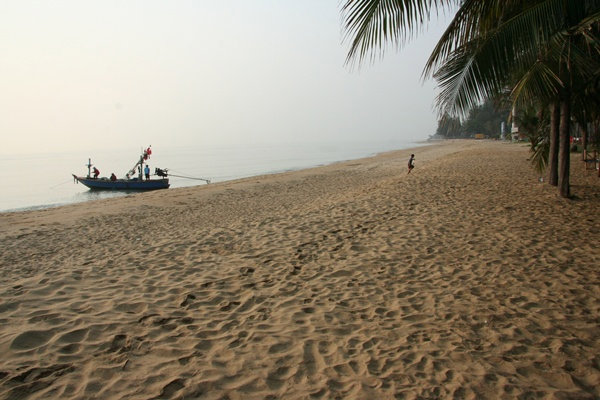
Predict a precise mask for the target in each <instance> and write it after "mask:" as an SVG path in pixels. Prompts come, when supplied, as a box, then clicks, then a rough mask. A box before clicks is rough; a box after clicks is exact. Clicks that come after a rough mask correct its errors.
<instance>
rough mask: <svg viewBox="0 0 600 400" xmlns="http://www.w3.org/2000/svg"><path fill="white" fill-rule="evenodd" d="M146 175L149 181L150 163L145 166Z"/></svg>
mask: <svg viewBox="0 0 600 400" xmlns="http://www.w3.org/2000/svg"><path fill="white" fill-rule="evenodd" d="M144 175H146V180H147V181H149V180H150V167H149V166H148V164H146V166H145V167H144Z"/></svg>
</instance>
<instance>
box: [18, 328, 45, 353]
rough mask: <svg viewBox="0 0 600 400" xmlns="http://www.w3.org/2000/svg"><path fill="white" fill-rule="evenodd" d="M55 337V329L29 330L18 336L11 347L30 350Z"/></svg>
mask: <svg viewBox="0 0 600 400" xmlns="http://www.w3.org/2000/svg"><path fill="white" fill-rule="evenodd" d="M53 337H54V331H52V330H48V331H27V332H23V333H21V334H20V335H19V336H17V337H16V338H15V339H14V340H13V341H12V343H11V344H10V348H11V349H13V350H30V349H35V348H37V347H40V346H42V345H44V344H46V343H48V342H49V341H50V339H52V338H53Z"/></svg>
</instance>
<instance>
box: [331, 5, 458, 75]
mask: <svg viewBox="0 0 600 400" xmlns="http://www.w3.org/2000/svg"><path fill="white" fill-rule="evenodd" d="M459 2H460V0H346V1H345V3H344V5H343V6H342V19H343V21H344V22H343V24H344V28H345V32H346V34H345V36H344V41H346V40H348V39H350V40H351V45H350V50H349V52H348V56H347V58H346V63H347V64H348V63H351V62H352V61H358V62H359V63H360V62H361V61H363V60H364V59H365V58H366V57H367V55H369V54H370V55H371V59H373V57H374V56H375V55H376V54H377V53H379V54H383V52H384V48H385V45H386V44H388V43H391V44H392V45H394V46H397V47H400V46H401V45H402V44H404V43H405V42H406V40H407V39H408V38H410V37H411V35H413V34H415V31H419V29H421V28H422V27H423V26H424V25H425V24H426V23H427V22H428V21H429V20H430V17H431V15H432V13H433V11H434V10H438V9H442V8H444V7H447V6H449V5H451V4H456V3H459Z"/></svg>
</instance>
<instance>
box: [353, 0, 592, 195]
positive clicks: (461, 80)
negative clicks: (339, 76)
mask: <svg viewBox="0 0 600 400" xmlns="http://www.w3.org/2000/svg"><path fill="white" fill-rule="evenodd" d="M450 7H458V10H457V12H456V14H455V16H454V18H453V20H452V21H451V23H450V25H449V26H448V28H447V29H446V31H445V32H444V34H443V35H442V38H441V39H440V40H439V42H438V44H437V46H436V47H435V49H434V50H433V53H432V54H431V56H430V58H429V60H428V62H427V64H426V65H425V69H424V73H423V76H424V77H429V76H432V77H434V78H435V79H436V80H437V81H438V83H439V85H440V94H439V96H438V98H437V105H438V108H439V110H440V113H442V114H445V113H448V114H451V115H452V114H458V115H465V113H466V112H468V110H469V109H471V108H473V107H474V106H476V105H478V104H480V103H482V102H483V101H484V100H485V99H488V98H491V97H493V96H494V95H497V94H499V93H501V92H502V91H503V90H505V89H506V88H507V87H508V88H510V89H511V96H512V99H513V102H514V103H515V104H519V103H520V102H521V103H522V102H528V101H529V102H530V101H531V100H532V99H538V100H541V101H548V102H551V101H554V102H557V104H559V107H560V113H561V114H560V122H559V125H558V127H559V136H560V140H559V146H558V148H559V151H558V155H559V163H558V164H559V165H560V168H559V170H558V184H559V188H560V194H561V195H562V196H564V197H568V196H569V194H570V193H569V126H570V119H571V101H572V98H573V94H574V92H575V91H576V89H577V88H576V87H575V86H574V85H573V82H575V81H579V80H583V81H588V80H589V79H591V78H592V77H594V76H596V77H597V76H598V71H600V66H599V60H600V57H598V54H600V52H599V51H598V49H599V48H600V45H599V43H600V40H598V36H599V35H598V24H599V21H600V0H578V1H572V0H464V1H458V0H454V1H453V0H446V1H443V0H421V1H419V0H346V3H345V4H344V6H343V8H342V10H343V13H344V16H345V18H344V19H345V27H346V30H347V33H348V35H349V36H351V37H352V40H351V47H350V51H349V53H348V61H354V60H358V61H362V60H364V59H365V57H366V56H367V55H368V54H372V52H373V51H374V50H375V51H377V50H379V51H382V50H383V46H384V45H385V44H386V43H387V42H389V41H391V42H392V43H394V44H396V45H401V44H402V43H404V41H405V40H406V39H407V38H409V37H410V35H411V34H412V33H413V32H414V31H415V30H416V29H418V28H419V27H420V26H422V25H424V24H426V23H427V22H428V21H429V19H430V17H431V15H432V14H433V12H439V11H440V9H444V8H450ZM580 78H581V79H580ZM550 143H551V146H550V147H552V144H553V140H551V142H550ZM550 162H551V168H552V163H553V157H552V154H551V155H550Z"/></svg>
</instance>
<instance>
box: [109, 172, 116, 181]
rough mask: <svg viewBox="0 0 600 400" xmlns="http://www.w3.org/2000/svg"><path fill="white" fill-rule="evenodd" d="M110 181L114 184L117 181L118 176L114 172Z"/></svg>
mask: <svg viewBox="0 0 600 400" xmlns="http://www.w3.org/2000/svg"><path fill="white" fill-rule="evenodd" d="M110 180H111V181H113V182H114V181H116V180H117V176H116V175H115V173H114V172H113V173H112V174H110Z"/></svg>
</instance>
